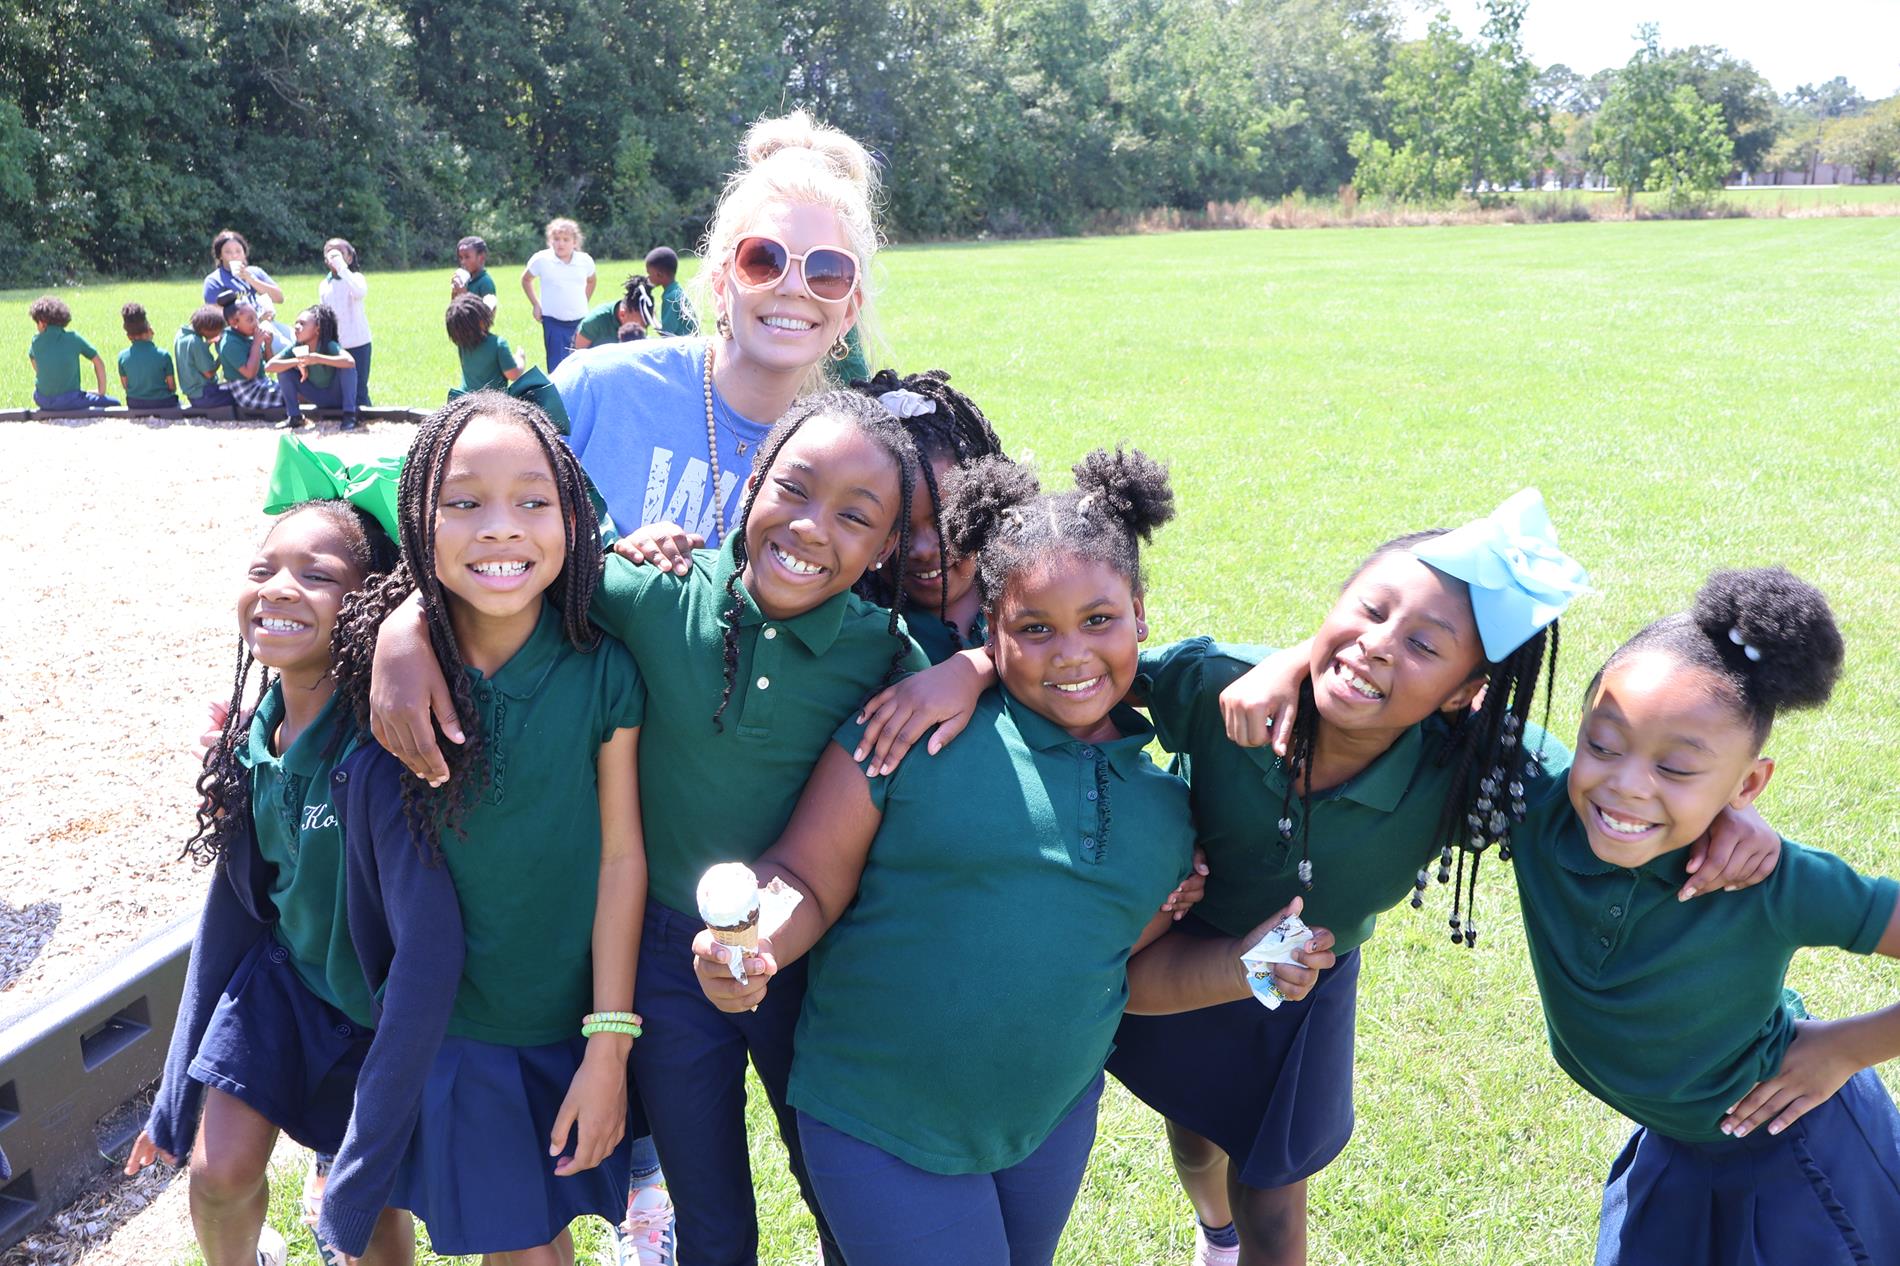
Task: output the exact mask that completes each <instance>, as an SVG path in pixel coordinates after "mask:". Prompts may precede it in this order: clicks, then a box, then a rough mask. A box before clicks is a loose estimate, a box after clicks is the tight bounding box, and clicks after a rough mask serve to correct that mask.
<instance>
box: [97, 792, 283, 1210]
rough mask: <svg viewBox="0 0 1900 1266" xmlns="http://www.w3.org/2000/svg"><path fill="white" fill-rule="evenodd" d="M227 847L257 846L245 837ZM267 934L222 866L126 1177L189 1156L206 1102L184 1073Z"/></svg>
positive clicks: (201, 922)
mask: <svg viewBox="0 0 1900 1266" xmlns="http://www.w3.org/2000/svg"><path fill="white" fill-rule="evenodd" d="M246 816H247V817H248V815H246ZM231 847H232V848H253V847H255V846H254V845H253V844H252V842H251V840H250V837H249V834H248V832H247V833H246V835H245V837H244V838H243V839H241V840H239V841H235V842H234V843H233V844H232V845H231ZM269 932H270V925H269V924H268V923H266V922H264V921H263V920H261V919H260V918H258V917H257V915H256V913H254V912H253V910H252V909H251V908H249V907H248V905H247V903H246V902H245V901H244V900H241V899H240V898H239V895H238V891H237V886H236V881H234V880H233V879H232V877H231V876H230V874H229V873H228V870H227V866H226V864H225V863H224V862H220V863H219V864H218V866H217V869H216V870H215V871H214V873H213V874H212V876H211V884H210V887H209V889H208V890H207V891H206V893H205V904H204V910H203V912H202V913H201V914H200V915H199V917H198V931H197V934H196V935H195V936H193V937H192V941H191V959H190V961H189V963H188V964H187V966H186V968H185V988H184V992H183V994H182V995H181V996H180V997H179V1000H178V1022H177V1024H176V1025H175V1026H174V1027H173V1028H172V1040H171V1045H170V1047H169V1048H168V1050H167V1051H166V1054H165V1071H164V1073H163V1075H162V1076H161V1078H160V1080H159V1083H158V1095H157V1097H156V1098H155V1099H153V1101H152V1112H151V1115H150V1116H149V1117H148V1118H147V1119H146V1123H145V1131H144V1133H143V1134H141V1135H140V1136H139V1140H138V1142H137V1143H136V1144H134V1146H133V1149H132V1156H131V1157H130V1158H129V1159H128V1160H127V1161H126V1166H125V1172H126V1173H128V1174H135V1173H137V1172H138V1171H139V1170H141V1169H143V1168H144V1167H145V1166H146V1165H149V1164H151V1162H152V1161H153V1160H154V1159H157V1158H159V1157H161V1156H162V1158H163V1159H164V1161H165V1162H166V1163H167V1164H170V1165H175V1164H178V1163H179V1162H180V1161H182V1160H183V1159H184V1158H185V1157H186V1156H188V1155H190V1154H191V1144H192V1140H193V1139H194V1138H195V1137H196V1136H197V1132H198V1112H199V1109H200V1108H201V1107H202V1106H203V1101H204V1086H203V1085H202V1084H201V1083H199V1082H198V1081H196V1080H194V1079H193V1078H192V1077H191V1076H190V1075H189V1073H188V1072H187V1069H189V1068H190V1066H191V1061H192V1059H193V1058H194V1057H195V1056H196V1055H197V1054H198V1045H199V1043H200V1042H202V1041H204V1035H205V1030H206V1029H207V1028H209V1027H210V1024H211V1013H212V1012H213V1011H215V1010H216V1009H217V1006H218V999H219V998H220V997H221V996H223V993H224V988H225V986H226V985H228V984H229V983H230V982H231V977H232V976H234V975H236V974H237V969H238V966H239V964H241V963H242V962H243V961H244V956H245V955H246V954H248V953H250V952H251V949H252V948H253V947H254V946H255V945H256V944H257V942H258V940H259V939H260V938H261V937H264V936H266V935H268V934H269Z"/></svg>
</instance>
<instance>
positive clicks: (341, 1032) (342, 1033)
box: [336, 1024, 350, 1037]
mask: <svg viewBox="0 0 1900 1266" xmlns="http://www.w3.org/2000/svg"><path fill="white" fill-rule="evenodd" d="M336 1035H337V1036H338V1037H348V1036H349V1035H350V1026H349V1025H347V1024H339V1025H337V1026H336Z"/></svg>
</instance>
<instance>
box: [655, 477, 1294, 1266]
mask: <svg viewBox="0 0 1900 1266" xmlns="http://www.w3.org/2000/svg"><path fill="white" fill-rule="evenodd" d="M1075 474H1076V486H1075V489H1074V490H1073V491H1068V492H1063V493H1059V494H1053V495H1045V494H1043V493H1042V492H1041V490H1040V488H1039V486H1038V484H1037V481H1036V479H1035V477H1034V476H1033V475H1031V474H1030V473H1029V472H1028V471H1026V470H1024V469H1022V468H1021V467H1018V466H1015V465H1014V464H1012V463H1010V462H1009V461H1008V460H1007V459H1005V458H1003V457H1000V456H989V457H984V458H980V459H978V460H976V461H975V462H973V463H970V464H968V465H966V466H962V467H960V468H957V469H955V470H952V471H950V472H948V476H947V478H946V479H945V481H944V483H943V485H942V490H943V493H944V508H943V513H942V523H943V528H944V531H945V533H946V539H947V540H948V541H949V542H950V544H951V548H952V551H953V553H954V556H955V557H957V558H961V559H973V560H978V561H977V563H976V571H975V583H976V587H977V589H978V591H979V593H980V596H981V601H982V606H983V609H984V613H985V615H986V618H987V628H988V642H989V645H990V646H991V647H992V648H993V651H994V655H995V662H996V665H997V676H998V679H999V682H998V684H997V685H996V686H995V687H994V688H993V689H990V690H988V691H986V692H985V693H984V695H983V696H982V697H981V698H980V699H979V700H978V701H977V704H976V707H975V710H974V716H973V718H972V720H971V722H970V724H969V726H968V728H967V731H966V734H965V736H964V737H963V739H962V740H961V741H960V742H959V743H957V744H956V745H955V747H953V748H951V749H949V750H948V751H946V752H945V753H944V754H943V755H942V756H940V757H938V758H937V759H935V760H928V761H926V760H915V761H910V762H907V763H905V764H904V765H902V766H901V767H900V768H899V770H898V771H897V773H896V774H895V775H893V776H890V777H880V776H877V775H876V774H875V772H874V771H872V770H870V769H868V768H866V767H864V766H863V765H861V764H860V763H859V762H858V760H857V759H856V758H855V757H854V756H853V752H854V751H856V750H857V749H858V746H859V741H860V735H861V733H862V730H863V725H862V723H861V722H860V721H858V720H855V719H847V720H846V721H845V723H844V724H842V725H841V726H839V728H838V729H837V731H836V733H835V734H834V735H833V737H832V742H831V744H830V745H829V746H827V748H826V749H825V752H824V754H823V756H822V757H821V758H820V759H819V761H818V765H817V767H816V769H815V770H814V771H813V773H812V776H811V779H810V781H809V782H808V783H807V785H806V788H805V791H804V794H803V795H802V796H801V797H800V800H799V804H798V807H797V809H796V810H795V811H794V812H793V814H792V817H791V820H790V822H789V823H788V824H787V826H786V828H785V830H784V832H783V833H782V834H781V835H780V836H779V838H778V842H777V843H776V844H775V845H774V846H773V847H772V848H770V849H768V850H767V851H766V852H765V853H764V854H763V855H762V857H761V858H760V859H759V862H758V863H757V865H758V867H759V874H760V877H761V878H763V879H768V880H769V879H770V878H772V877H777V878H779V879H781V880H783V881H784V882H785V883H786V884H789V885H790V886H791V887H792V888H793V889H795V890H796V891H798V892H799V893H800V894H801V895H802V896H803V898H804V899H803V900H802V901H801V902H800V903H799V904H798V905H797V906H796V907H795V908H794V909H793V911H792V913H791V915H790V918H789V919H788V921H787V922H786V923H785V924H784V925H783V926H782V927H781V928H780V929H778V930H777V931H776V932H774V933H773V934H772V935H770V936H766V937H761V939H760V941H759V945H758V951H757V954H756V955H755V956H751V957H749V958H748V960H747V962H746V963H745V968H746V979H745V980H744V981H743V982H741V981H737V980H735V979H734V977H733V975H732V974H731V972H730V970H729V968H728V966H727V957H728V955H729V953H731V952H734V951H729V950H727V949H726V948H725V947H723V946H719V945H718V944H717V943H716V942H715V941H714V939H713V936H712V933H711V932H710V931H703V932H701V933H700V935H699V936H698V937H697V939H696V940H695V942H694V946H693V948H694V952H695V955H696V956H697V959H696V967H697V971H698V976H699V982H700V985H701V987H702V988H703V989H704V990H705V992H706V996H707V997H708V998H710V999H711V1000H712V1001H713V1002H714V1004H715V1005H717V1006H718V1007H719V1008H720V1009H721V1010H722V1011H727V1012H732V1013H738V1014H744V1013H745V1012H746V1011H747V1009H748V1008H751V1007H753V1006H757V1005H761V1004H762V1003H763V1002H765V1001H766V1000H768V999H769V998H771V997H772V996H773V994H774V993H775V992H776V989H777V987H778V985H777V980H778V978H779V975H780V973H782V972H784V971H786V970H788V969H789V968H790V967H792V966H793V965H794V964H795V963H797V964H799V965H801V966H802V962H801V960H803V959H804V958H805V956H806V954H807V952H808V951H809V956H810V957H809V962H810V978H809V985H808V988H807V991H806V993H805V998H804V1010H803V1014H802V1016H801V1018H800V1020H799V1025H798V1033H797V1040H796V1042H795V1044H794V1053H793V1058H792V1074H791V1082H790V1087H789V1091H788V1094H789V1097H790V1100H791V1103H792V1105H793V1106H794V1107H795V1108H796V1109H797V1110H798V1133H799V1139H800V1141H801V1144H802V1146H803V1148H804V1150H805V1156H806V1164H807V1166H808V1168H809V1170H810V1173H811V1178H812V1183H813V1185H814V1187H815V1189H816V1191H817V1194H818V1199H819V1202H820V1204H821V1206H822V1207H823V1209H824V1211H825V1216H826V1218H827V1220H828V1221H829V1223H830V1225H831V1227H832V1230H833V1232H834V1234H835V1235H836V1236H837V1239H838V1243H839V1245H840V1246H841V1247H842V1249H843V1250H844V1253H845V1256H846V1258H847V1259H848V1260H849V1261H850V1262H851V1263H852V1266H898V1264H899V1263H902V1264H903V1266H919V1264H935V1263H941V1264H944V1266H949V1264H951V1263H965V1262H1011V1263H1015V1264H1017V1266H1036V1264H1038V1263H1045V1264H1046V1263H1048V1262H1049V1261H1050V1260H1051V1259H1052V1257H1053V1255H1054V1252H1055V1248H1056V1244H1057V1241H1058V1240H1059V1238H1060V1236H1061V1233H1062V1228H1063V1225H1064V1223H1065V1222H1066V1221H1067V1219H1068V1214H1069V1209H1070V1207H1071V1205H1072V1204H1073V1202H1074V1199H1075V1195H1076V1191H1077V1189H1078V1187H1079V1185H1080V1183H1081V1179H1082V1173H1083V1169H1084V1167H1085V1166H1086V1164H1087V1160H1088V1154H1089V1150H1090V1147H1091V1144H1092V1142H1093V1139H1094V1133H1095V1109H1096V1101H1097V1099H1098V1098H1099V1096H1100V1094H1101V1089H1102V1065H1103V1061H1104V1060H1105V1059H1106V1058H1107V1056H1108V1053H1109V1049H1110V1046H1111V1044H1112V1040H1113V1036H1114V1032H1115V1027H1116V1024H1117V1022H1118V1021H1119V1020H1120V1018H1121V1014H1122V1009H1123V1006H1124V1004H1125V1003H1126V1002H1127V1001H1128V987H1127V980H1126V970H1127V964H1128V961H1129V955H1130V953H1131V952H1133V951H1134V950H1136V949H1138V948H1139V947H1140V946H1141V945H1142V944H1145V943H1146V942H1147V941H1149V940H1152V939H1153V938H1154V937H1156V936H1158V935H1160V934H1161V933H1162V932H1163V931H1164V930H1165V929H1166V928H1167V927H1168V926H1169V924H1170V920H1169V917H1168V915H1167V913H1166V912H1160V913H1157V904H1158V898H1160V897H1162V896H1163V895H1164V894H1165V893H1167V892H1168V891H1169V889H1170V888H1172V887H1173V886H1174V885H1175V884H1176V883H1177V882H1179V880H1180V879H1181V878H1182V877H1183V876H1184V875H1185V874H1186V873H1187V871H1188V868H1189V864H1190V854H1191V851H1192V848H1193V828H1192V824H1191V822H1190V820H1189V818H1188V806H1187V788H1186V786H1185V785H1184V784H1182V783H1181V781H1180V780H1179V779H1177V778H1174V777H1173V776H1171V775H1169V774H1166V773H1163V772H1162V771H1161V770H1159V769H1157V768H1156V767H1155V766H1154V765H1153V763H1152V762H1151V761H1150V760H1149V759H1148V757H1147V755H1146V754H1145V753H1144V751H1143V748H1144V747H1145V746H1146V745H1147V743H1148V742H1149V741H1150V739H1151V738H1152V737H1153V729H1152V727H1150V726H1149V725H1148V724H1147V723H1146V722H1144V721H1143V720H1142V719H1141V717H1140V716H1139V715H1137V714H1135V713H1134V712H1132V711H1130V710H1128V709H1127V708H1124V707H1121V706H1119V701H1120V700H1121V698H1122V696H1123V695H1124V694H1125V693H1126V691H1127V689H1128V687H1129V685H1130V684H1131V682H1132V680H1133V678H1134V675H1135V671H1136V664H1137V657H1138V652H1139V647H1140V643H1141V640H1142V639H1143V638H1144V637H1145V636H1146V633H1147V627H1146V613H1145V611H1144V609H1143V598H1142V573H1141V564H1140V548H1139V542H1140V541H1141V540H1143V539H1146V538H1147V537H1148V536H1149V535H1150V534H1151V533H1152V532H1153V530H1154V529H1155V528H1156V527H1158V526H1160V525H1161V524H1163V523H1165V522H1167V521H1168V519H1170V518H1171V517H1172V516H1173V513H1174V501H1173V493H1172V491H1171V490H1170V488H1169V485H1168V480H1167V474H1166V472H1165V470H1163V469H1162V468H1161V467H1160V466H1159V465H1158V464H1157V463H1155V462H1153V461H1152V460H1150V459H1149V458H1147V457H1145V456H1144V455H1143V454H1141V453H1139V452H1120V451H1117V452H1115V453H1109V452H1105V451H1101V450H1097V451H1096V452H1094V453H1092V454H1090V455H1089V456H1088V457H1087V458H1086V459H1085V460H1084V461H1083V462H1082V463H1081V464H1079V465H1078V466H1076V467H1075ZM923 962H933V963H937V964H940V965H941V967H942V970H941V971H938V972H933V973H931V974H930V976H931V980H932V983H930V984H926V985H922V986H919V985H918V984H917V983H916V981H915V978H914V976H912V975H911V974H910V973H908V972H907V970H906V965H914V964H917V963H923ZM1315 965H1316V966H1317V965H1322V964H1319V963H1317V962H1316V964H1315ZM1308 980H1309V981H1310V975H1309V977H1308ZM1290 987H1292V986H1290ZM1294 992H1296V993H1297V992H1298V989H1297V987H1294Z"/></svg>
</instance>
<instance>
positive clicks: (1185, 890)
mask: <svg viewBox="0 0 1900 1266" xmlns="http://www.w3.org/2000/svg"><path fill="white" fill-rule="evenodd" d="M1206 895H1207V854H1206V853H1203V852H1202V851H1201V850H1200V849H1198V848H1197V849H1195V850H1194V869H1192V870H1190V871H1189V872H1188V877H1187V878H1186V879H1183V880H1182V881H1181V882H1180V883H1178V884H1176V885H1175V886H1174V891H1173V892H1171V893H1169V894H1168V899H1167V900H1166V901H1164V902H1162V903H1161V908H1162V910H1164V911H1165V912H1167V913H1168V914H1170V915H1172V916H1174V921H1175V922H1176V923H1179V922H1180V921H1181V916H1182V915H1184V914H1186V913H1187V912H1188V911H1189V910H1192V909H1193V908H1194V907H1195V906H1197V905H1199V904H1201V898H1202V897H1205V896H1206Z"/></svg>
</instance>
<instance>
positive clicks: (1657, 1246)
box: [1596, 1068, 1900, 1266]
mask: <svg viewBox="0 0 1900 1266" xmlns="http://www.w3.org/2000/svg"><path fill="white" fill-rule="evenodd" d="M1896 1260H1900V1112H1896V1111H1895V1110H1894V1106H1893V1100H1892V1098H1890V1097H1889V1096H1888V1094H1887V1089H1886V1087H1885V1086H1883V1085H1881V1084H1880V1078H1879V1077H1878V1076H1876V1075H1875V1073H1874V1071H1873V1070H1872V1069H1871V1068H1864V1069H1862V1070H1861V1071H1860V1072H1858V1073H1856V1074H1854V1076H1853V1077H1851V1078H1849V1079H1848V1082H1847V1084H1846V1085H1845V1086H1842V1087H1841V1088H1840V1091H1839V1092H1838V1093H1837V1094H1835V1096H1834V1097H1833V1098H1832V1099H1829V1100H1828V1101H1827V1102H1826V1103H1824V1104H1822V1105H1821V1106H1820V1107H1818V1108H1816V1109H1814V1110H1813V1111H1812V1112H1809V1113H1808V1114H1807V1115H1806V1116H1804V1117H1802V1118H1801V1119H1800V1120H1798V1121H1796V1122H1795V1123H1794V1124H1793V1125H1791V1126H1789V1127H1788V1128H1787V1129H1785V1130H1783V1131H1782V1132H1781V1133H1780V1134H1770V1133H1768V1129H1767V1127H1766V1126H1763V1127H1760V1128H1758V1129H1756V1130H1754V1131H1753V1132H1751V1133H1750V1134H1748V1135H1747V1136H1746V1137H1744V1138H1739V1139H1723V1140H1721V1141H1719V1142H1715V1143H1685V1142H1683V1141H1682V1140H1680V1139H1673V1138H1670V1137H1668V1136H1667V1135H1663V1134H1658V1133H1656V1132H1655V1131H1653V1130H1648V1129H1644V1128H1641V1127H1638V1129H1637V1131H1636V1133H1634V1134H1632V1135H1631V1136H1630V1141H1629V1142H1628V1143H1627V1144H1626V1145H1625V1146H1624V1148H1623V1154H1622V1155H1621V1156H1619V1157H1617V1158H1616V1164H1614V1165H1612V1166H1611V1167H1610V1179H1609V1182H1608V1183H1607V1184H1605V1186H1604V1188H1603V1214H1602V1217H1601V1219H1600V1220H1599V1221H1598V1223H1597V1256H1596V1262H1597V1266H1785V1264H1786V1263H1791V1262H1792V1263H1798V1264H1799V1266H1869V1264H1871V1263H1884V1262H1893V1261H1896Z"/></svg>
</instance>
